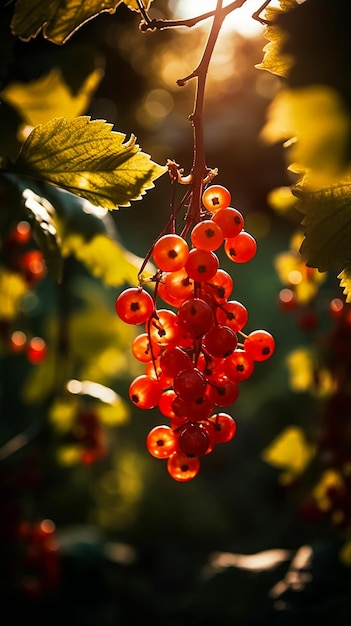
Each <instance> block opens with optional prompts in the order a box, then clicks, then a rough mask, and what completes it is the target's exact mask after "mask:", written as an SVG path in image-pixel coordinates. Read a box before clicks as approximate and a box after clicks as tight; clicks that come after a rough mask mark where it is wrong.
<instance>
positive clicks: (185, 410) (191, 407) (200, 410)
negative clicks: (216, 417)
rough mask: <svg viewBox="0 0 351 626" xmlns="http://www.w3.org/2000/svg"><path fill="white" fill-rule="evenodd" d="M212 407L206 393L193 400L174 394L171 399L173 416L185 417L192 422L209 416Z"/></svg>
mask: <svg viewBox="0 0 351 626" xmlns="http://www.w3.org/2000/svg"><path fill="white" fill-rule="evenodd" d="M213 407H214V403H213V402H212V401H211V400H210V398H208V397H207V396H206V395H203V396H200V397H199V398H196V399H195V400H182V399H181V398H180V397H179V396H177V395H176V394H175V397H174V399H173V401H172V410H173V413H174V416H176V417H185V418H187V419H191V421H193V422H197V421H198V420H205V419H207V418H208V417H210V415H211V413H212V412H213Z"/></svg>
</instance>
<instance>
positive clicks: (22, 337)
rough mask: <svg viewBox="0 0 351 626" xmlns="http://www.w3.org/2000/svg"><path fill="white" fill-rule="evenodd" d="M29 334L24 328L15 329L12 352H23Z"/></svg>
mask: <svg viewBox="0 0 351 626" xmlns="http://www.w3.org/2000/svg"><path fill="white" fill-rule="evenodd" d="M26 343H27V335H26V334H25V333H24V332H23V331H22V330H15V331H14V332H13V333H12V335H11V337H10V350H11V352H22V350H24V348H25V347H26Z"/></svg>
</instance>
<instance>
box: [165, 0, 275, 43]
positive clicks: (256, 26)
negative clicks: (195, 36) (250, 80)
mask: <svg viewBox="0 0 351 626" xmlns="http://www.w3.org/2000/svg"><path fill="white" fill-rule="evenodd" d="M228 3H229V0H227V1H226V2H224V3H223V4H224V6H225V5H227V4H228ZM194 4H195V3H194V2H189V0H177V2H176V5H177V6H176V8H177V15H178V17H182V18H188V17H193V16H194ZM273 4H274V3H273ZM261 5H262V0H246V2H245V4H244V5H243V6H242V7H240V9H236V10H235V11H233V12H232V13H230V15H228V16H227V17H226V19H225V21H224V24H223V31H227V32H228V31H231V32H233V31H236V32H237V33H239V34H240V35H242V36H243V37H256V36H258V35H260V34H261V33H262V32H263V30H264V27H263V26H262V24H260V22H258V21H257V20H254V19H253V18H252V14H253V13H254V12H255V11H257V10H258V9H259V7H260V6H261ZM215 7H216V0H201V2H199V8H200V10H201V13H206V12H207V11H212V10H213V9H214V8H215Z"/></svg>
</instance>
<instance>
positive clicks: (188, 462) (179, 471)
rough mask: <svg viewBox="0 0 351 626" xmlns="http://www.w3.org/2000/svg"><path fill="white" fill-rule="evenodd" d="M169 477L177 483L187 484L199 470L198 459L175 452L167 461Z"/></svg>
mask: <svg viewBox="0 0 351 626" xmlns="http://www.w3.org/2000/svg"><path fill="white" fill-rule="evenodd" d="M167 470H168V473H169V475H170V476H171V477H172V478H173V479H174V480H176V481H178V482H188V481H189V480H192V479H193V478H195V476H197V474H198V473H199V470H200V461H199V459H198V457H189V456H187V455H186V454H184V452H181V451H175V452H173V453H172V454H171V456H170V457H169V458H168V460H167Z"/></svg>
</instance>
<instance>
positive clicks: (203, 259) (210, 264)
mask: <svg viewBox="0 0 351 626" xmlns="http://www.w3.org/2000/svg"><path fill="white" fill-rule="evenodd" d="M184 268H185V271H186V273H187V274H188V276H189V278H192V279H193V280H195V281H196V282H206V281H208V280H210V279H211V278H213V276H214V275H215V273H216V272H217V270H218V268H219V260H218V257H217V256H216V255H215V253H214V252H211V251H210V250H202V249H201V248H193V249H192V250H190V252H189V255H188V258H187V261H186V263H185V266H184Z"/></svg>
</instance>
